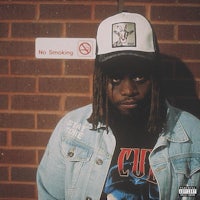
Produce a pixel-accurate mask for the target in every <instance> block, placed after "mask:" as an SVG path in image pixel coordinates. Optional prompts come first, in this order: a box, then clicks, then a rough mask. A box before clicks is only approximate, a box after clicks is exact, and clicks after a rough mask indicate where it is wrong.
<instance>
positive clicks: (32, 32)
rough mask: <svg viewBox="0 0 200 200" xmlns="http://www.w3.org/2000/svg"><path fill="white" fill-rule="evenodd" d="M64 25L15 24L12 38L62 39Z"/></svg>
mask: <svg viewBox="0 0 200 200" xmlns="http://www.w3.org/2000/svg"><path fill="white" fill-rule="evenodd" d="M61 36H62V25H61V24H58V23H13V24H12V37H14V38H16V37H18V38H35V37H61Z"/></svg>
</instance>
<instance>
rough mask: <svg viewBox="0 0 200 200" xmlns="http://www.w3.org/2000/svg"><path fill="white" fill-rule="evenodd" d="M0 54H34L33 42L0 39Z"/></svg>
mask: <svg viewBox="0 0 200 200" xmlns="http://www.w3.org/2000/svg"><path fill="white" fill-rule="evenodd" d="M0 46H1V48H0V56H35V44H34V42H24V41H20V42H19V41H8V42H7V41H0Z"/></svg>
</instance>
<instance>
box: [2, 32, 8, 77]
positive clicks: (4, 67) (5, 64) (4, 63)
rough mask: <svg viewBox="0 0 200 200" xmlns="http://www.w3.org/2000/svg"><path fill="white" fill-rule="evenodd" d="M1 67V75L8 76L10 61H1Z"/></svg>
mask: <svg viewBox="0 0 200 200" xmlns="http://www.w3.org/2000/svg"><path fill="white" fill-rule="evenodd" d="M0 30H1V29H0ZM0 66H1V67H0V74H8V60H4V59H2V60H1V59H0Z"/></svg>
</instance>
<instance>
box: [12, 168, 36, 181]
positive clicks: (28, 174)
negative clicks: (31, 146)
mask: <svg viewBox="0 0 200 200" xmlns="http://www.w3.org/2000/svg"><path fill="white" fill-rule="evenodd" d="M11 180H12V181H26V182H34V181H36V168H33V167H12V168H11Z"/></svg>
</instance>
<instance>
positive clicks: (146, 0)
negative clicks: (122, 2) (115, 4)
mask: <svg viewBox="0 0 200 200" xmlns="http://www.w3.org/2000/svg"><path fill="white" fill-rule="evenodd" d="M126 1H127V2H129V1H130V2H133V1H132V0H126ZM134 2H139V3H141V2H144V3H173V2H176V0H134Z"/></svg>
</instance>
